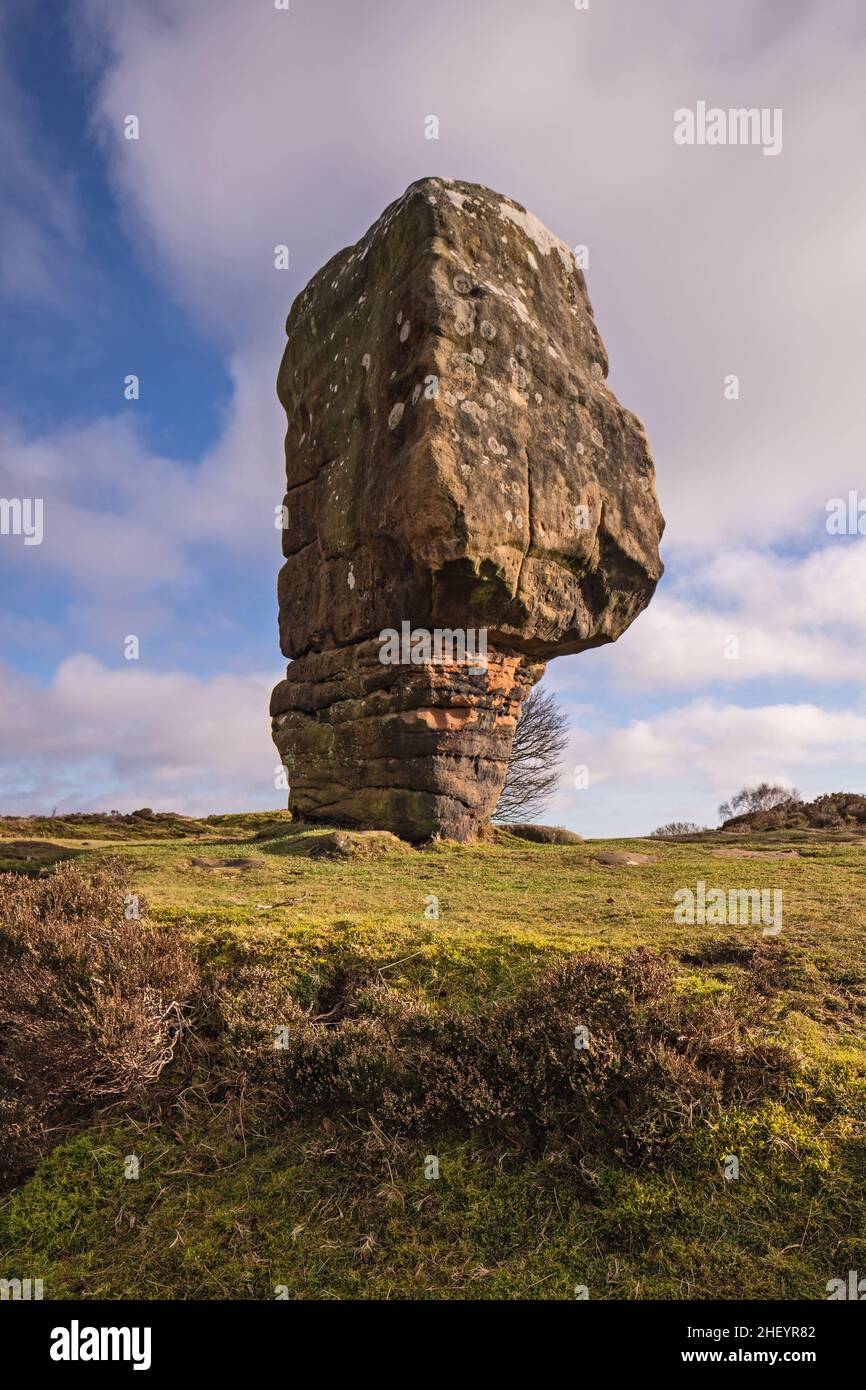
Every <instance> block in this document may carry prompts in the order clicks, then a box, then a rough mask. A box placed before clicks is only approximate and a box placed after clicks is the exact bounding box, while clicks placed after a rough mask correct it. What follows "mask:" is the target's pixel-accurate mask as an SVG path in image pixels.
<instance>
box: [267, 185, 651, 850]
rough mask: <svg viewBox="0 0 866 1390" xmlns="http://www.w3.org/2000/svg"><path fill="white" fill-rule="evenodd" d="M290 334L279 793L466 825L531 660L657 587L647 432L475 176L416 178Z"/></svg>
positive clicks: (559, 264) (554, 258)
mask: <svg viewBox="0 0 866 1390" xmlns="http://www.w3.org/2000/svg"><path fill="white" fill-rule="evenodd" d="M286 332H287V334H288V343H287V346H286V351H285V355H284V357H283V361H282V365H281V367H280V372H279V378H278V383H277V389H278V394H279V397H280V400H281V402H282V403H283V405H284V407H285V410H286V414H287V417H288V431H287V434H286V474H287V491H286V496H285V499H284V504H283V553H284V555H285V557H286V559H285V564H284V565H283V568H282V571H281V573H280V579H279V605H280V637H281V645H282V650H283V652H284V654H285V655H286V656H287V657H290V658H291V662H290V665H289V667H288V671H287V675H286V679H285V680H284V681H281V682H280V684H279V685H278V686H277V687H276V689H275V690H274V693H273V697H272V701H271V713H272V716H273V734H274V740H275V742H276V745H277V748H278V749H279V752H280V755H281V758H282V760H283V762H284V763H285V765H286V767H287V770H288V775H289V781H290V788H291V790H290V797H289V804H290V807H291V809H292V810H293V811H294V812H295V813H296V814H298V815H299V816H301V817H302V818H304V819H308V820H325V821H329V822H332V823H347V824H351V825H361V826H365V827H374V828H381V829H386V830H391V831H394V832H396V833H397V834H399V835H401V836H404V837H406V838H409V839H415V840H417V839H423V838H426V837H427V836H429V835H431V834H433V833H435V832H440V833H442V834H445V835H449V836H453V837H455V838H458V839H465V838H467V837H469V836H470V835H472V834H473V833H474V832H475V830H476V829H477V827H478V826H479V825H480V824H481V823H483V822H484V821H485V820H486V819H487V818H488V817H489V816H490V814H491V813H492V811H493V808H494V807H495V804H496V801H497V798H498V796H499V793H500V791H501V789H502V784H503V781H504V777H505V772H506V763H507V758H508V754H509V750H510V747H511V741H512V737H513V734H514V729H515V726H516V723H517V718H518V715H519V712H520V703H521V701H522V700H523V699H524V697H525V696H526V695H527V693H528V692H529V690H530V689H531V687H532V685H533V683H534V682H535V681H536V680H537V679H538V678H539V676H540V675H541V673H542V672H543V669H544V662H545V661H546V660H547V659H548V658H550V657H554V656H560V655H562V654H564V653H569V652H581V651H584V650H585V649H586V648H588V647H596V646H599V645H600V644H602V643H605V642H612V641H615V639H616V638H617V637H619V635H620V634H621V633H622V632H623V631H624V630H625V629H626V628H627V627H628V625H629V623H631V622H632V620H633V619H634V618H635V617H636V616H637V614H638V613H640V612H641V610H642V609H643V608H644V607H645V606H646V604H647V603H648V602H649V599H650V598H651V596H652V593H653V591H654V589H655V586H656V584H657V582H658V579H659V576H660V575H661V572H662V565H661V562H660V560H659V554H658V543H659V539H660V537H661V533H662V529H663V525H664V523H663V521H662V517H661V514H660V512H659V508H658V503H657V501H656V495H655V488H654V470H653V464H652V459H651V457H650V452H649V447H648V445H647V440H646V435H645V433H644V430H643V426H642V425H641V423H640V421H639V420H638V419H637V418H636V417H635V416H634V415H632V414H631V413H630V412H629V411H627V410H624V409H623V408H622V406H620V405H619V404H618V402H617V400H616V399H615V397H614V396H613V395H612V393H611V392H610V391H609V389H608V387H607V386H606V384H605V377H606V376H607V354H606V353H605V350H604V345H603V344H602V341H601V338H600V337H599V334H598V330H597V328H596V326H595V323H594V321H593V316H592V308H591V306H590V303H589V299H588V297H587V292H586V286H585V283H584V278H583V274H582V273H581V271H580V270H579V269H578V268H577V267H576V265H575V261H574V257H573V255H572V253H571V251H570V250H569V248H568V247H567V246H566V245H565V244H564V243H563V242H561V241H560V240H559V239H558V238H557V237H555V236H554V235H553V234H552V233H551V232H549V231H547V229H546V228H545V227H544V226H543V225H542V224H541V223H540V222H539V221H538V219H537V218H535V217H534V216H533V215H532V214H531V213H527V212H526V211H524V209H523V208H522V207H520V205H519V204H517V203H514V202H512V201H511V200H510V199H507V198H502V197H500V196H499V195H498V194H495V193H492V192H491V191H490V190H489V189H486V188H482V187H480V186H478V185H476V184H468V183H454V182H451V181H449V180H446V179H437V178H430V179H422V180H420V181H419V182H418V183H414V184H412V185H411V186H410V188H408V189H407V191H406V192H405V193H404V195H403V197H402V198H400V199H399V200H398V201H397V202H396V203H393V204H392V205H391V206H390V207H389V208H387V209H386V211H385V212H384V213H383V214H382V216H381V217H380V218H379V219H378V221H377V222H375V223H374V224H373V226H372V227H371V228H370V230H369V231H368V232H367V234H366V236H364V237H363V239H362V240H361V241H360V242H358V244H357V245H356V246H353V247H350V248H349V249H348V250H345V251H341V252H339V254H338V255H336V256H334V257H333V258H332V259H331V260H330V261H329V262H328V264H327V265H326V266H324V268H323V269H322V270H320V271H319V272H318V274H316V275H315V276H314V277H313V279H312V280H311V281H310V283H309V284H308V285H307V287H306V289H305V290H303V292H302V293H301V294H300V295H299V296H298V298H297V299H296V300H295V303H294V304H293V306H292V310H291V313H290V314H289V318H288V322H287V325H286ZM473 656H474V658H475V660H474V661H473V660H472V659H471V658H472V657H473ZM449 657H450V658H451V659H449Z"/></svg>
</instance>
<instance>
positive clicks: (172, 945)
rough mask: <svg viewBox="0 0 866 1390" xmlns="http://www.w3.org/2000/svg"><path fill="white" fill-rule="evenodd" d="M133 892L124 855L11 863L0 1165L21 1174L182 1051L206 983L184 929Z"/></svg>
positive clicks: (6, 898)
mask: <svg viewBox="0 0 866 1390" xmlns="http://www.w3.org/2000/svg"><path fill="white" fill-rule="evenodd" d="M136 907H137V911H138V913H139V916H137V917H134V916H130V917H129V918H127V916H126V915H125V913H126V912H132V911H133V910H135V908H134V907H133V904H132V903H131V901H129V900H128V899H127V888H126V885H125V882H124V875H123V872H122V870H121V868H120V866H119V865H117V864H112V863H110V862H109V863H106V864H104V865H101V866H100V867H99V868H97V869H96V870H95V871H93V872H92V873H91V874H89V875H85V874H83V873H82V872H81V871H80V869H78V868H77V867H76V866H75V865H74V864H64V865H61V866H60V867H58V868H57V869H55V870H54V872H53V873H51V874H49V875H48V876H47V877H45V878H30V877H24V876H19V875H16V874H0V1172H3V1173H4V1174H5V1176H7V1177H9V1176H14V1175H15V1174H16V1173H17V1172H19V1171H20V1169H21V1168H22V1167H26V1166H29V1165H30V1163H31V1162H32V1160H33V1159H34V1158H35V1157H36V1156H37V1155H38V1154H39V1153H40V1152H41V1151H43V1150H44V1149H45V1148H46V1147H47V1146H48V1143H49V1142H50V1139H51V1137H52V1135H53V1138H54V1139H56V1137H57V1133H56V1132H57V1131H58V1130H62V1129H63V1128H65V1127H67V1126H69V1125H72V1124H74V1123H76V1121H77V1120H78V1119H79V1118H80V1117H82V1116H86V1115H87V1113H88V1112H89V1111H90V1110H91V1109H92V1108H93V1107H94V1106H95V1105H97V1104H103V1103H105V1102H107V1101H110V1100H116V1099H118V1098H120V1097H126V1096H134V1095H137V1094H140V1093H141V1092H142V1090H143V1089H144V1088H145V1087H146V1086H147V1085H148V1084H149V1083H150V1082H152V1081H153V1080H154V1079H155V1078H156V1077H157V1076H158V1075H159V1074H160V1072H161V1071H162V1070H163V1068H164V1067H165V1066H166V1065H167V1064H168V1062H170V1061H171V1059H172V1057H173V1055H174V1052H175V1048H176V1046H177V1044H178V1041H179V1039H180V1038H181V1036H182V1035H183V1033H184V1030H185V1028H186V1007H187V1004H188V1002H189V1000H190V998H191V996H192V994H193V992H194V991H195V989H196V986H197V972H196V967H195V963H194V959H193V956H192V953H191V951H190V949H189V947H188V946H187V945H186V944H185V942H184V940H183V938H182V937H181V936H180V935H179V934H178V933H177V932H176V931H174V930H170V929H165V928H160V927H156V926H154V925H153V924H152V923H151V922H150V921H149V920H148V919H147V916H146V905H145V904H144V903H142V902H138V903H137V905H136Z"/></svg>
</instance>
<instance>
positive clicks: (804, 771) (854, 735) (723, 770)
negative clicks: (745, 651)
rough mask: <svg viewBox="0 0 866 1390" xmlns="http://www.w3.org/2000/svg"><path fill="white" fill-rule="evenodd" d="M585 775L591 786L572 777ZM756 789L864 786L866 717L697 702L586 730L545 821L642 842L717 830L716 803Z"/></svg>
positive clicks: (812, 791) (809, 707)
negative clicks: (676, 828)
mask: <svg viewBox="0 0 866 1390" xmlns="http://www.w3.org/2000/svg"><path fill="white" fill-rule="evenodd" d="M579 764H585V765H586V766H588V767H589V772H590V786H589V789H588V790H585V791H579V790H575V789H574V787H573V776H572V771H571V770H572V769H573V767H574V766H577V765H579ZM760 781H769V782H778V783H782V784H783V785H788V786H797V787H798V788H799V789H800V791H801V792H803V793H804V794H805V795H807V796H808V797H814V796H817V795H818V794H820V793H821V792H829V791H857V790H861V789H862V788H863V785H864V781H866V710H864V711H862V712H852V711H848V710H844V709H822V708H820V707H819V706H817V705H814V704H778V705H763V706H760V707H757V708H747V707H744V706H742V705H736V704H723V703H721V702H719V701H717V700H711V699H699V700H694V701H692V702H690V703H689V704H686V705H682V706H679V707H677V708H675V709H670V710H666V711H664V712H663V713H661V714H658V715H655V716H654V717H652V718H648V719H634V720H631V721H630V722H629V723H628V724H626V725H624V726H622V727H609V726H608V727H606V726H605V725H604V724H603V723H601V722H600V720H596V721H587V723H586V724H584V725H582V726H581V727H579V728H577V729H576V730H575V732H574V734H573V736H572V741H571V745H570V749H569V756H568V758H567V760H566V770H565V776H564V778H563V784H562V786H561V788H560V791H559V793H558V794H557V797H556V799H555V801H554V803H553V804H552V806H551V808H550V810H549V812H548V813H547V815H546V817H545V818H546V819H547V820H559V821H563V822H564V823H565V824H567V825H570V826H571V827H572V828H574V829H575V830H577V831H579V832H581V833H583V834H586V835H624V834H646V833H647V832H648V831H649V830H651V829H652V828H653V827H654V826H656V825H658V824H660V823H662V822H665V821H670V820H694V821H698V822H699V823H702V824H703V823H705V824H708V825H716V824H717V823H718V820H717V815H716V808H717V805H718V803H719V802H720V801H721V800H723V799H726V798H728V797H729V796H731V794H732V793H733V792H735V791H738V790H739V788H740V787H742V786H745V785H748V784H753V783H755V782H760Z"/></svg>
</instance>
